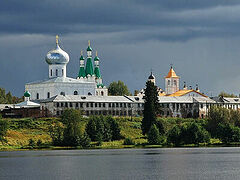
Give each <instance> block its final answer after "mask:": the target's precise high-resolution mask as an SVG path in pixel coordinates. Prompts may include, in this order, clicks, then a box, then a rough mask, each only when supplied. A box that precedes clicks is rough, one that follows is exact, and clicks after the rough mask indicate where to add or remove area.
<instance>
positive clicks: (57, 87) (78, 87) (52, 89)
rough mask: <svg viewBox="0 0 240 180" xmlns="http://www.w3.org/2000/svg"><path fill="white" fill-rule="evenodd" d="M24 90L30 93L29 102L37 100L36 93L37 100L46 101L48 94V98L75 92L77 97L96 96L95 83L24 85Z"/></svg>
mask: <svg viewBox="0 0 240 180" xmlns="http://www.w3.org/2000/svg"><path fill="white" fill-rule="evenodd" d="M25 90H26V91H29V92H30V93H31V97H30V99H31V100H35V99H37V93H38V94H39V99H47V98H48V93H50V97H53V96H55V95H60V94H61V92H64V93H65V95H74V91H77V93H78V94H79V95H88V94H89V93H91V95H93V96H94V95H95V94H96V85H95V83H94V82H93V83H84V82H79V83H67V82H54V83H38V84H27V85H25Z"/></svg>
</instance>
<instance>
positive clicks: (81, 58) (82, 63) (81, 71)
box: [78, 51, 86, 78]
mask: <svg viewBox="0 0 240 180" xmlns="http://www.w3.org/2000/svg"><path fill="white" fill-rule="evenodd" d="M78 77H79V78H80V77H86V73H85V68H84V57H83V52H82V51H81V56H80V68H79V73H78Z"/></svg>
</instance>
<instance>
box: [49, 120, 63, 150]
mask: <svg viewBox="0 0 240 180" xmlns="http://www.w3.org/2000/svg"><path fill="white" fill-rule="evenodd" d="M63 132H64V125H63V124H62V123H61V122H55V123H53V124H52V125H51V126H50V127H49V133H50V136H51V138H52V142H53V145H55V146H61V145H63V138H64V136H63Z"/></svg>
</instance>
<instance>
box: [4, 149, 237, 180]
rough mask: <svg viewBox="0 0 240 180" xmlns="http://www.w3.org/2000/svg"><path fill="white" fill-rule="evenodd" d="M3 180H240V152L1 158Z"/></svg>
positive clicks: (80, 152)
mask: <svg viewBox="0 0 240 180" xmlns="http://www.w3.org/2000/svg"><path fill="white" fill-rule="evenodd" d="M0 179H4V180H8V179H18V180H19V179H39V180H42V179H51V180H52V179H56V180H61V179H168V180H169V179H170V180H171V179H180V180H181V179H183V180H186V179H231V180H233V179H240V148H195V149H191V148H171V149H170V148H169V149H121V150H59V151H19V152H0Z"/></svg>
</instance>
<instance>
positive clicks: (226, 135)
mask: <svg viewBox="0 0 240 180" xmlns="http://www.w3.org/2000/svg"><path fill="white" fill-rule="evenodd" d="M217 137H218V138H219V139H220V140H221V141H222V142H223V143H231V142H240V128H239V127H236V126H233V125H231V124H220V125H219V127H218V129H217Z"/></svg>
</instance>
